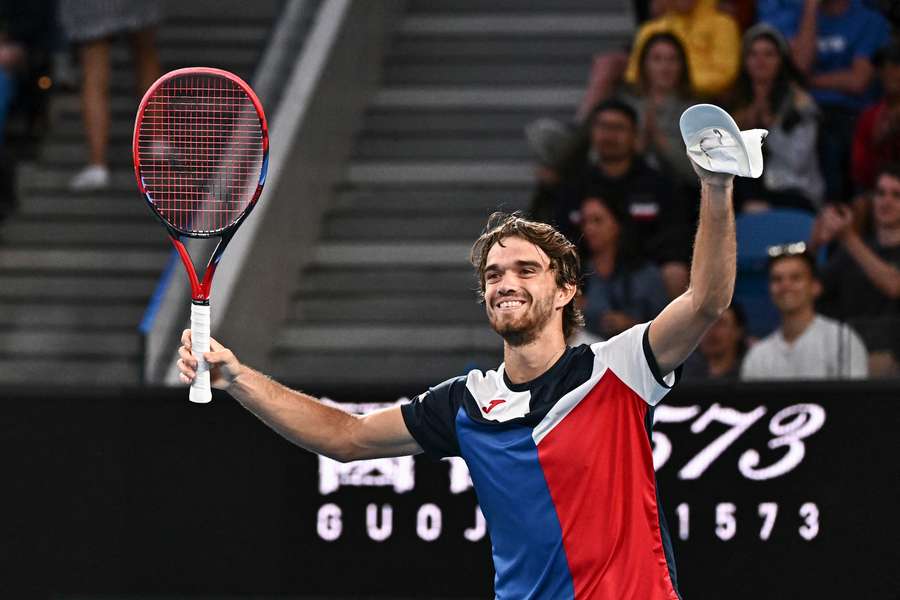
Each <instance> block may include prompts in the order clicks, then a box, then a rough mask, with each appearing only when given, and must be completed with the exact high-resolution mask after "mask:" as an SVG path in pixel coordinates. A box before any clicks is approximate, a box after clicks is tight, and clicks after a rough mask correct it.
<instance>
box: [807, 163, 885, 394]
mask: <svg viewBox="0 0 900 600" xmlns="http://www.w3.org/2000/svg"><path fill="white" fill-rule="evenodd" d="M872 223H873V228H874V235H872V236H871V237H868V238H867V239H863V238H862V237H861V236H860V235H859V234H858V233H857V231H856V229H855V228H854V227H853V215H852V212H851V210H850V209H849V208H848V207H846V206H836V205H832V206H828V207H827V208H826V209H825V210H823V211H822V214H821V216H820V217H819V219H818V220H817V222H816V227H815V230H814V232H813V242H814V243H816V244H818V245H821V244H825V243H829V242H832V241H837V242H839V244H840V245H839V247H838V250H837V251H836V252H835V254H834V255H833V256H832V258H831V260H830V261H829V263H828V265H827V267H826V269H825V271H824V273H823V277H822V281H823V284H824V293H823V295H822V297H821V298H820V301H819V304H820V306H819V310H820V311H821V312H822V313H824V314H826V315H829V316H832V317H834V318H838V319H843V320H846V321H847V322H848V323H850V324H851V325H852V326H853V327H854V329H856V331H858V332H859V334H860V336H861V337H862V338H863V341H864V342H865V344H866V347H867V348H869V373H870V374H871V375H872V376H889V375H898V374H900V360H898V358H900V166H897V165H891V166H887V167H884V168H883V169H881V170H880V171H879V173H878V176H877V177H876V179H875V196H874V201H873V206H872Z"/></svg>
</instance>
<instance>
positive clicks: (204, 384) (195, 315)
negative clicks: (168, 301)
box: [188, 303, 212, 403]
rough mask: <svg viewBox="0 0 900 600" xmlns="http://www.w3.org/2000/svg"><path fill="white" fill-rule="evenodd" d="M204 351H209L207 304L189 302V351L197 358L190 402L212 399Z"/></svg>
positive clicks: (204, 401)
mask: <svg viewBox="0 0 900 600" xmlns="http://www.w3.org/2000/svg"><path fill="white" fill-rule="evenodd" d="M204 352H209V304H194V303H191V353H192V354H193V355H194V358H196V359H197V376H196V377H194V383H192V384H191V392H190V394H189V395H188V397H189V398H190V400H191V402H197V403H206V402H209V401H210V400H212V391H211V390H210V384H209V364H208V363H207V362H206V360H205V359H204V358H203V353H204Z"/></svg>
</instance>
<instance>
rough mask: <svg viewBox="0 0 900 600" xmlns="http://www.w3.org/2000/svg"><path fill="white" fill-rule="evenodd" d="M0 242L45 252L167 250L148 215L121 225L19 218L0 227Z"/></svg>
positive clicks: (104, 220) (101, 218) (106, 220)
mask: <svg viewBox="0 0 900 600" xmlns="http://www.w3.org/2000/svg"><path fill="white" fill-rule="evenodd" d="M148 212H149V211H148ZM0 241H2V243H4V244H6V245H14V244H31V245H37V244H41V245H44V246H45V247H48V248H49V247H53V246H73V245H80V246H82V247H94V248H97V247H103V246H115V247H122V248H129V247H142V248H150V249H154V250H157V249H158V250H168V249H169V248H170V247H171V246H170V245H169V241H168V236H166V235H165V232H164V230H163V228H162V227H161V226H160V225H159V224H158V223H157V222H156V220H155V219H152V218H150V215H149V214H144V215H140V217H136V218H134V219H129V220H125V221H112V220H111V219H110V217H109V216H105V215H96V216H95V217H93V218H92V219H90V220H85V219H77V220H75V219H66V218H63V217H59V216H56V215H54V217H53V220H50V219H49V218H43V219H31V220H25V219H22V218H21V217H20V218H16V219H13V220H10V221H9V222H6V223H3V224H2V225H0Z"/></svg>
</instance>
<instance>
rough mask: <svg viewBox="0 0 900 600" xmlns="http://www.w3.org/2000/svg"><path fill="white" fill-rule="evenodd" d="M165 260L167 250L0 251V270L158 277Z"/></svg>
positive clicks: (14, 248)
mask: <svg viewBox="0 0 900 600" xmlns="http://www.w3.org/2000/svg"><path fill="white" fill-rule="evenodd" d="M168 258H169V250H168V249H166V248H165V247H163V248H162V249H160V250H144V249H139V250H133V249H126V248H117V249H114V250H93V249H83V248H80V247H73V248H68V249H65V250H57V249H44V248H42V247H40V246H38V247H29V248H23V247H21V246H12V247H6V248H0V270H2V271H4V272H6V273H11V272H15V271H25V272H33V271H67V272H72V273H75V272H78V271H89V272H92V273H102V272H110V273H121V272H126V271H127V272H135V273H138V272H143V273H148V274H149V273H154V274H158V273H160V272H161V271H162V269H163V267H164V266H165V264H166V260H168Z"/></svg>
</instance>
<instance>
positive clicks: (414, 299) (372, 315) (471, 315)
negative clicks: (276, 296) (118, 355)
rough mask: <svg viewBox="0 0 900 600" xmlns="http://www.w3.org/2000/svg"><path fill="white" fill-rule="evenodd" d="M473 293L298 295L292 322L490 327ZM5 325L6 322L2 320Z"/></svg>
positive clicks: (292, 310)
mask: <svg viewBox="0 0 900 600" xmlns="http://www.w3.org/2000/svg"><path fill="white" fill-rule="evenodd" d="M476 300H477V298H476V295H475V293H474V292H472V291H468V290H467V291H462V290H461V293H456V294H449V293H448V294H431V293H423V294H404V295H402V296H398V295H397V294H391V293H386V294H374V293H363V294H343V295H340V296H331V295H327V296H326V295H322V296H319V295H315V296H312V295H305V296H298V297H296V298H295V299H294V301H293V303H292V305H291V311H290V315H289V317H288V318H289V320H290V321H293V322H302V323H303V324H312V323H316V322H321V323H358V324H382V323H389V324H398V323H399V324H420V325H436V324H445V325H450V324H453V325H457V324H484V325H486V324H487V320H486V317H485V314H484V307H483V306H482V305H480V304H478V303H477V301H476ZM0 322H2V321H0Z"/></svg>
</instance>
